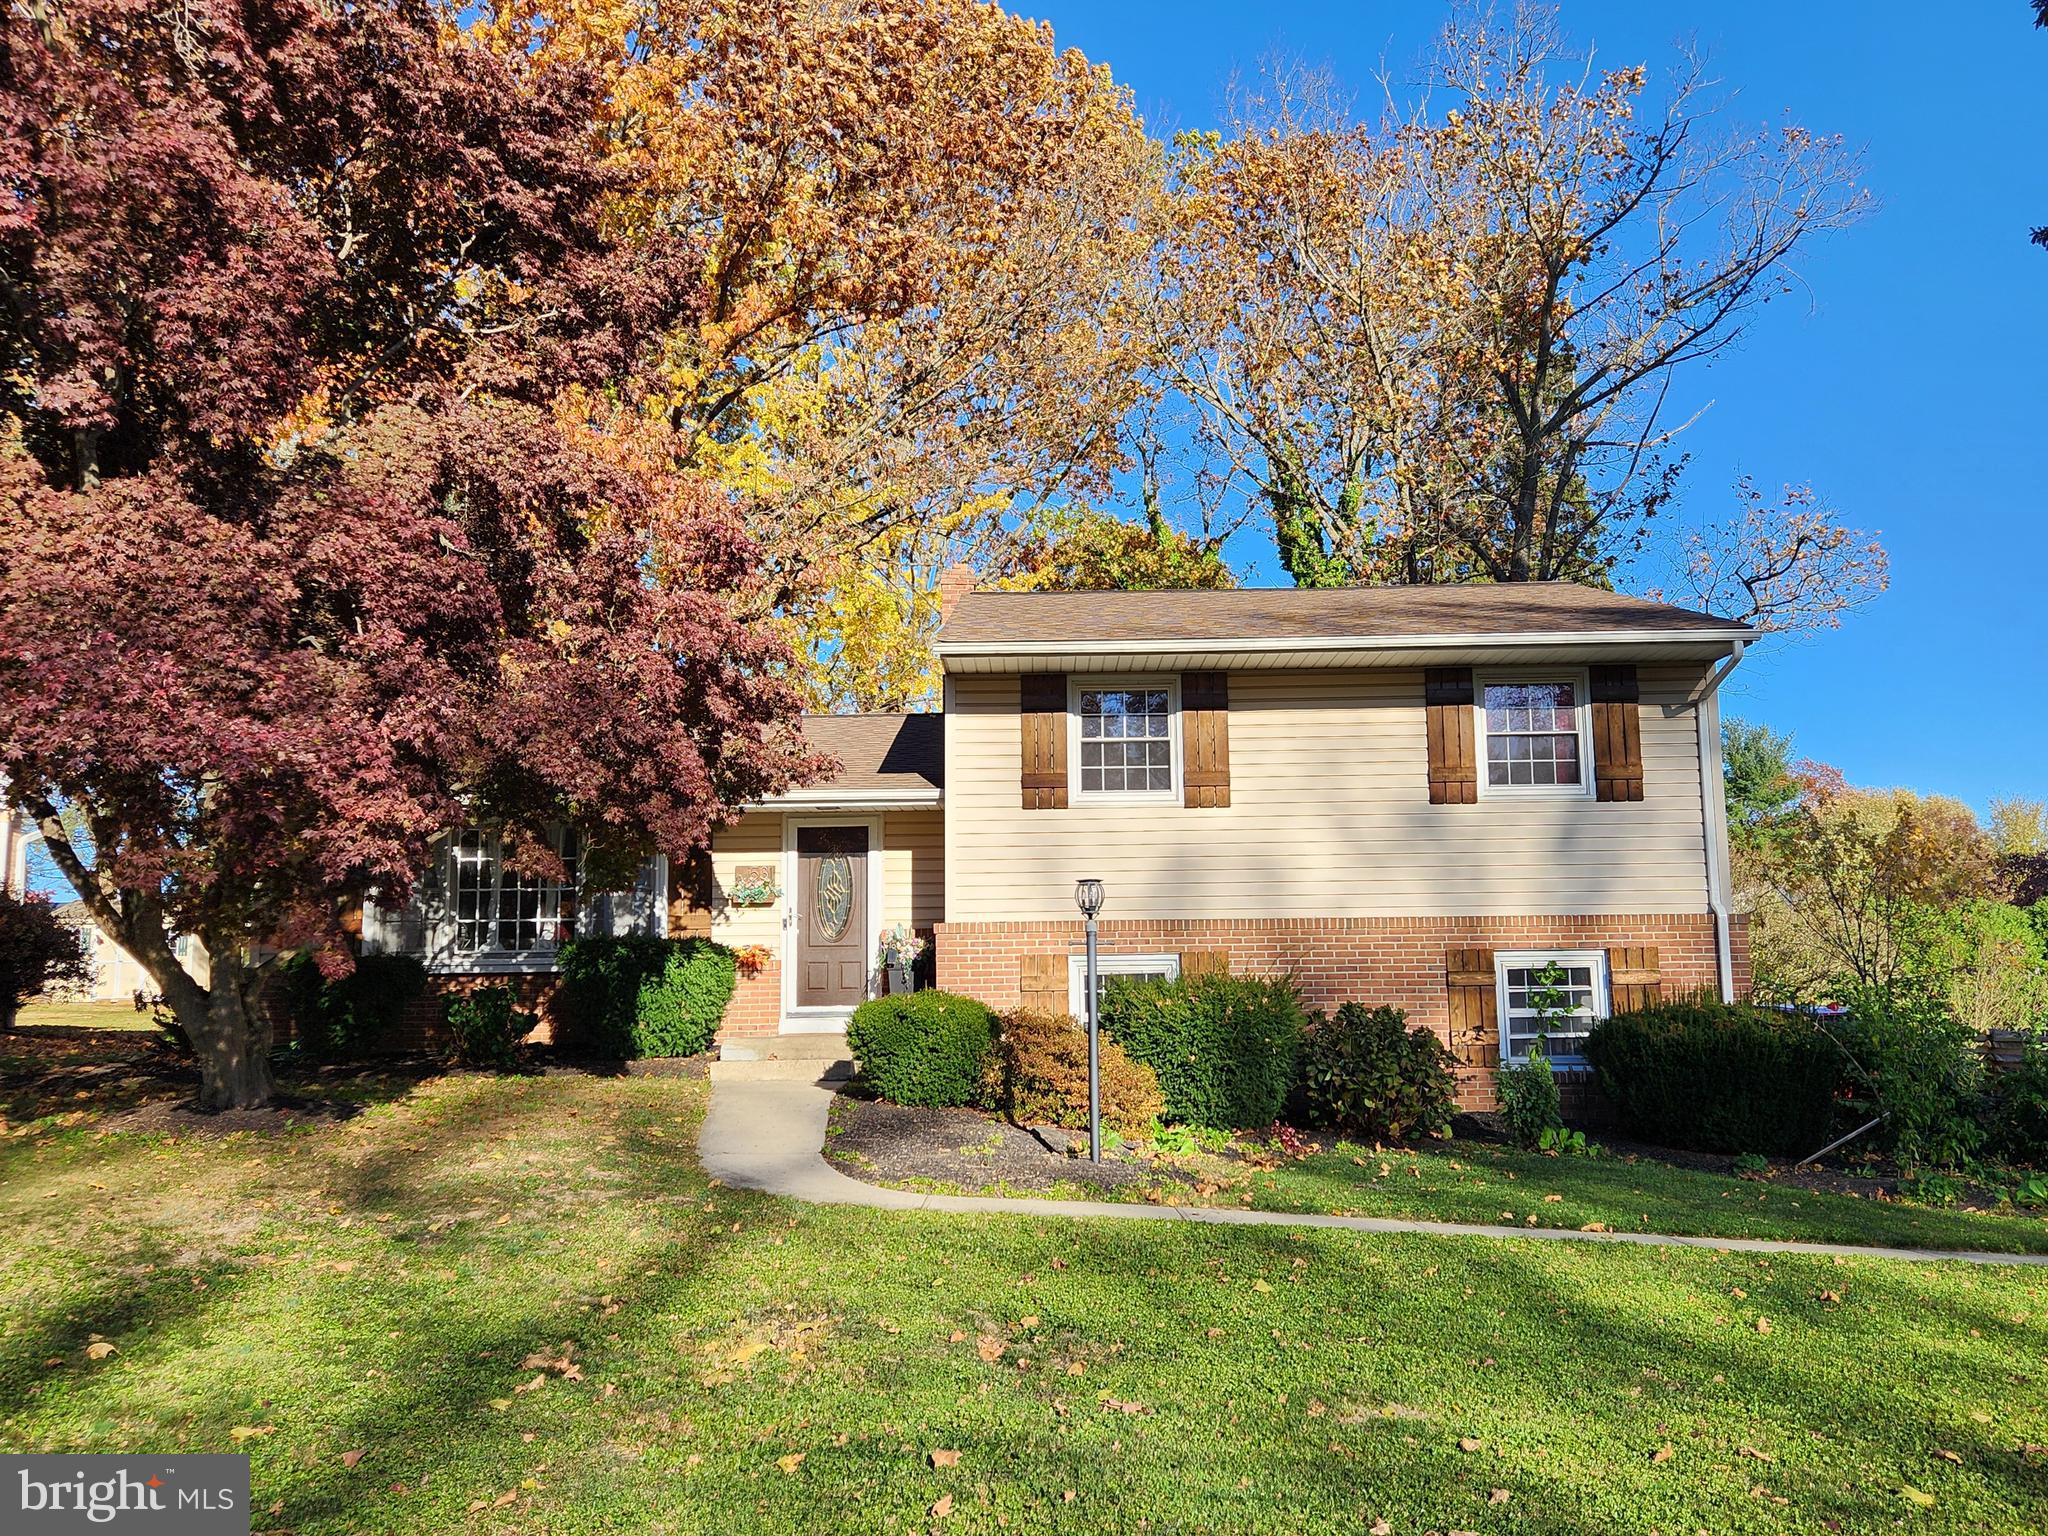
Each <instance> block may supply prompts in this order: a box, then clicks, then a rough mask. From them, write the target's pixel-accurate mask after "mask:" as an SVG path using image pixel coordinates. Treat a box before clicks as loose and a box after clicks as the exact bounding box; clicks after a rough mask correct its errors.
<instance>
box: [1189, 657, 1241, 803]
mask: <svg viewBox="0 0 2048 1536" xmlns="http://www.w3.org/2000/svg"><path fill="white" fill-rule="evenodd" d="M1180 739H1181V744H1182V748H1183V750H1184V751H1185V752H1186V753H1187V762H1186V763H1185V764H1184V765H1183V767H1182V771H1181V786H1182V797H1181V798H1182V803H1183V804H1185V805H1187V806H1189V807H1191V808H1193V809H1196V810H1214V809H1216V808H1217V807H1219V806H1225V805H1228V804H1230V675H1229V674H1228V673H1227V672H1184V673H1182V674H1181V679H1180Z"/></svg>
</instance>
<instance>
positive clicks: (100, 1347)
mask: <svg viewBox="0 0 2048 1536" xmlns="http://www.w3.org/2000/svg"><path fill="white" fill-rule="evenodd" d="M114 1352H115V1351H114V1346H113V1345H111V1344H109V1343H108V1342H107V1341H106V1340H105V1339H103V1338H101V1337H100V1336H99V1335H98V1334H94V1335H92V1338H91V1341H90V1342H89V1343H88V1344H87V1345H86V1346H85V1358H86V1359H88V1360H104V1359H106V1358H107V1356H109V1355H111V1354H113V1353H114Z"/></svg>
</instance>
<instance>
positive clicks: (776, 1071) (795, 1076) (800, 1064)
mask: <svg viewBox="0 0 2048 1536" xmlns="http://www.w3.org/2000/svg"><path fill="white" fill-rule="evenodd" d="M710 1071H711V1081H713V1082H714V1083H765V1082H780V1083H788V1082H797V1083H843V1082H845V1081H846V1080H847V1079H848V1078H850V1077H852V1076H853V1062H852V1061H851V1060H850V1059H848V1058H846V1057H841V1058H840V1059H839V1060H837V1061H827V1060H825V1059H823V1058H822V1057H816V1056H813V1057H809V1058H805V1057H793V1058H789V1057H785V1058H779V1059H777V1058H771V1059H768V1060H759V1061H746V1060H729V1059H721V1060H718V1061H714V1062H712V1063H711V1068H710Z"/></svg>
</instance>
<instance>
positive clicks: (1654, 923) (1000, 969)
mask: <svg viewBox="0 0 2048 1536" xmlns="http://www.w3.org/2000/svg"><path fill="white" fill-rule="evenodd" d="M934 937H935V948H936V954H937V961H938V976H937V979H938V985H939V986H940V987H942V988H943V989H945V990H946V991H948V992H960V993H964V994H966V995H968V996H970V997H978V998H980V999H981V1000H982V1001H983V1002H985V1003H987V1004H989V1006H991V1007H993V1008H996V1009H999V1010H1000V1009H1008V1008H1014V1007H1016V1006H1017V1002H1018V997H1019V970H1018V958H1019V957H1020V956H1022V955H1027V954H1060V955H1065V954H1079V953H1080V952H1081V950H1082V945H1083V942H1084V939H1083V929H1082V926H1081V923H1080V921H1079V920H1078V919H1076V920H1075V921H1073V922H1060V923H941V924H939V925H938V927H937V929H936V930H935V932H934ZM1731 939H1732V940H1733V946H1732V947H1733V950H1734V956H1735V980H1736V992H1737V994H1738V995H1747V993H1748V991H1749V943H1748V925H1747V923H1746V922H1744V921H1742V920H1740V919H1738V920H1737V922H1736V924H1735V925H1734V931H1733V933H1732V934H1731ZM1099 943H1100V947H1101V952H1102V953H1104V954H1110V955H1117V954H1125V955H1133V954H1136V955H1146V954H1181V953H1184V952H1188V951H1198V950H1207V951H1218V950H1220V951H1224V952H1227V953H1228V954H1229V956H1230V968H1231V970H1233V971H1235V972H1238V973H1240V974H1245V975H1283V974H1284V975H1291V976H1293V977H1294V979H1295V981H1296V983H1297V984H1298V985H1299V986H1300V987H1301V992H1302V998H1303V1001H1304V1002H1306V1003H1307V1005H1308V1006H1309V1007H1310V1008H1321V1009H1331V1008H1335V1007H1336V1006H1337V1005H1338V1004H1340V1003H1345V1002H1353V1001H1356V1002H1362V1003H1367V1004H1373V1005H1377V1004H1381V1003H1388V1004H1392V1005H1393V1006H1394V1007H1396V1008H1402V1009H1405V1010H1406V1011H1407V1014H1408V1019H1409V1022H1410V1023H1412V1024H1421V1025H1426V1026H1427V1027H1429V1028H1430V1029H1432V1030H1434V1031H1436V1033H1437V1034H1438V1035H1439V1036H1442V1037H1443V1038H1445V1040H1446V1041H1448V1039H1449V1035H1450V1007H1449V993H1448V992H1447V990H1446V988H1445V983H1444V957H1445V954H1446V952H1447V951H1449V950H1452V949H1606V948H1609V947H1611V946H1621V945H1652V944H1653V945H1655V946H1656V947H1657V951H1658V965H1659V968H1660V971H1661V974H1662V978H1663V987H1664V991H1665V993H1666V994H1667V995H1670V994H1675V993H1682V992H1689V991H1696V990H1708V989H1712V988H1714V987H1715V986H1716V985H1717V984H1718V967H1717V962H1716V955H1715V946H1714V928H1713V920H1712V919H1711V918H1710V917H1708V916H1707V915H1706V914H1705V913H1701V914H1698V915H1689V914H1677V915H1674V914H1669V913H1664V914H1648V915H1627V914H1601V915H1597V916H1594V915H1589V916H1578V917H1342V918H1339V917H1330V918H1243V919H1215V918H1200V919H1187V920H1177V919H1124V920H1111V919H1105V920H1104V921H1103V923H1102V925H1101V932H1100V935H1099ZM1573 1091H1574V1093H1575V1094H1577V1093H1578V1092H1579V1090H1573ZM1458 1097H1459V1104H1460V1106H1461V1107H1462V1108H1466V1109H1490V1108H1493V1107H1494V1104H1495V1097H1494V1079H1493V1073H1492V1071H1491V1070H1490V1069H1486V1068H1476V1067H1474V1068H1460V1069H1459V1095H1458ZM1588 1107H1591V1106H1588Z"/></svg>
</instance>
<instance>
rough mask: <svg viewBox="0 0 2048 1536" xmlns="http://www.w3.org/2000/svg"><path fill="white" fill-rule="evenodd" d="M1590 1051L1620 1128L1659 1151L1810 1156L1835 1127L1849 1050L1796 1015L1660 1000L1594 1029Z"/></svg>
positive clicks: (1588, 1042) (1701, 1001)
mask: <svg viewBox="0 0 2048 1536" xmlns="http://www.w3.org/2000/svg"><path fill="white" fill-rule="evenodd" d="M1585 1053H1586V1059H1587V1060H1588V1061H1590V1062H1591V1063H1592V1064H1593V1068H1594V1070H1595V1072H1597V1073H1598V1074H1599V1081H1600V1086H1601V1088H1602V1089H1603V1090H1604V1091H1605V1092H1606V1094H1607V1097H1608V1098H1609V1099H1610V1100H1611V1101H1612V1102H1613V1104H1614V1108H1615V1113H1616V1115H1617V1117H1618V1118H1619V1120H1620V1122H1621V1125H1622V1128H1623V1129H1624V1130H1626V1131H1627V1132H1628V1133H1629V1134H1630V1135H1631V1136H1636V1137H1640V1138H1641V1139H1642V1140H1644V1141H1649V1142H1654V1143H1656V1144H1658V1145H1660V1146H1667V1147H1683V1148H1689V1149H1691V1150H1693V1151H1696V1152H1759V1153H1771V1154H1779V1155H1789V1154H1793V1153H1802V1154H1803V1153H1807V1152H1812V1151H1815V1150H1817V1149H1818V1148H1819V1147H1821V1146H1822V1145H1824V1144H1825V1143H1826V1141H1827V1139H1828V1132H1829V1130H1830V1129H1831V1128H1832V1126H1833V1123H1834V1113H1835V1109H1834V1105H1835V1090H1836V1088H1837V1087H1838V1086H1839V1085H1840V1083H1841V1081H1842V1067H1843V1061H1842V1055H1841V1051H1840V1049H1839V1048H1838V1047H1837V1046H1836V1045H1835V1044H1834V1042H1833V1041H1831V1040H1829V1039H1828V1037H1827V1036H1826V1035H1824V1034H1822V1033H1821V1032H1820V1031H1819V1030H1817V1029H1815V1028H1814V1026H1813V1022H1812V1020H1810V1019H1806V1018H1803V1017H1801V1016H1799V1015H1797V1014H1786V1013H1777V1012H1774V1011H1772V1010H1769V1009H1764V1008H1752V1007H1747V1006H1744V1005H1742V1004H1734V1003H1721V1002H1715V1001H1711V1000H1707V999H1698V1000H1691V1001H1679V1002H1667V1003H1659V1004H1655V1005H1653V1006H1651V1007H1648V1008H1642V1009H1638V1010H1636V1011H1634V1012H1632V1013H1624V1014H1618V1015H1616V1016H1615V1017H1613V1018H1611V1019H1604V1020H1602V1021H1601V1022H1600V1023H1598V1024H1596V1025H1595V1026H1594V1028H1593V1032H1592V1034H1590V1035H1589V1036H1587V1038H1586V1044H1585Z"/></svg>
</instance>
